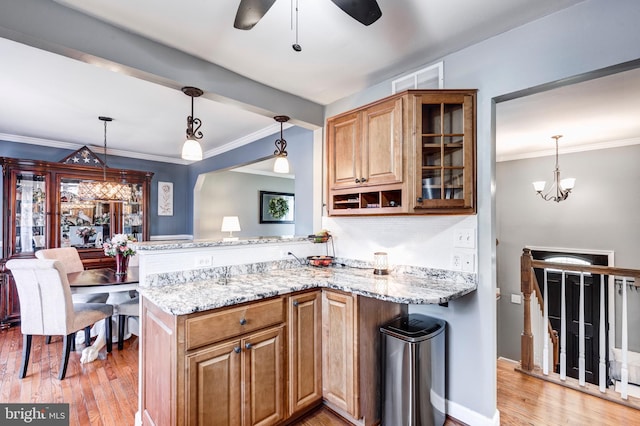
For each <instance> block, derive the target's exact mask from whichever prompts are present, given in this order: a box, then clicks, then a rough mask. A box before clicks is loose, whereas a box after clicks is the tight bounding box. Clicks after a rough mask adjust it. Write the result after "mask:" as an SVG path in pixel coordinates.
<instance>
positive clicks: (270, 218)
mask: <svg viewBox="0 0 640 426" xmlns="http://www.w3.org/2000/svg"><path fill="white" fill-rule="evenodd" d="M294 202H295V197H294V194H291V193H288V192H271V191H260V223H294V214H293V213H294Z"/></svg>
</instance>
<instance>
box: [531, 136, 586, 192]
mask: <svg viewBox="0 0 640 426" xmlns="http://www.w3.org/2000/svg"><path fill="white" fill-rule="evenodd" d="M561 137H562V135H555V136H551V138H552V139H555V140H556V169H555V170H554V172H553V183H552V184H551V186H550V187H549V189H548V190H547V191H546V192H545V193H544V194H543V193H542V191H544V188H545V186H546V182H545V181H543V180H541V181H537V182H533V188H534V189H535V190H536V192H537V193H538V195H540V196H541V197H542V199H544V200H545V201H555V202H556V203H559V202H560V201H563V200H566V199H567V197H568V196H569V193H570V192H571V190H572V189H573V187H574V186H575V183H576V180H575V179H574V178H565V179H562V180H560V166H559V165H558V139H560V138H561Z"/></svg>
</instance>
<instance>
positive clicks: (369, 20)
mask: <svg viewBox="0 0 640 426" xmlns="http://www.w3.org/2000/svg"><path fill="white" fill-rule="evenodd" d="M275 1H276V0H240V5H239V6H238V12H237V13H236V20H235V22H234V23H233V26H234V27H235V28H237V29H239V30H250V29H251V28H253V27H254V26H255V25H256V24H257V23H258V21H260V19H262V17H263V16H264V15H265V13H267V11H269V9H270V8H271V6H273V3H275ZM331 1H332V2H333V3H334V4H335V5H336V6H338V7H339V8H340V9H342V10H343V11H344V12H345V13H346V14H347V15H349V16H351V17H352V18H353V19H355V20H356V21H358V22H360V23H362V24H363V25H371V24H373V23H374V22H376V21H377V20H378V19H379V18H380V17H381V16H382V11H381V10H380V7H379V6H378V2H377V1H376V0H331Z"/></svg>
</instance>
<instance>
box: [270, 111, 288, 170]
mask: <svg viewBox="0 0 640 426" xmlns="http://www.w3.org/2000/svg"><path fill="white" fill-rule="evenodd" d="M273 119H274V120H276V121H277V122H278V123H280V139H276V142H275V144H276V150H275V151H274V152H273V155H275V156H276V162H275V163H273V171H274V172H276V173H289V160H287V141H286V140H284V136H283V134H282V126H283V125H284V123H286V122H287V121H289V117H287V116H286V115H276V116H275V117H273Z"/></svg>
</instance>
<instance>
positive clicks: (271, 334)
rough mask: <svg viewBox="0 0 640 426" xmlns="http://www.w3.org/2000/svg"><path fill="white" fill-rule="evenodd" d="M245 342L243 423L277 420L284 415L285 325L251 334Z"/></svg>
mask: <svg viewBox="0 0 640 426" xmlns="http://www.w3.org/2000/svg"><path fill="white" fill-rule="evenodd" d="M242 344H243V348H244V371H243V376H244V380H243V382H244V393H245V394H244V413H245V419H244V424H245V425H251V426H253V425H261V426H266V425H272V424H276V423H278V422H279V421H280V420H282V419H284V383H285V374H284V326H280V327H278V328H275V329H270V330H267V331H263V332H260V333H255V334H252V335H250V336H248V337H246V338H245V339H243V340H242Z"/></svg>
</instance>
